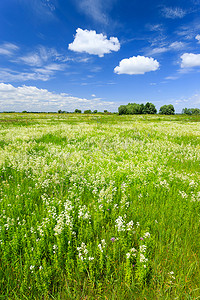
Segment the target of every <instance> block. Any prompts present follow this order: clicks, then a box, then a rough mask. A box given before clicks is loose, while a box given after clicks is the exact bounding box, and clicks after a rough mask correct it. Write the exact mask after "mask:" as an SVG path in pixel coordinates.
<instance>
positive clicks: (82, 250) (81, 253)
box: [77, 243, 94, 261]
mask: <svg viewBox="0 0 200 300" xmlns="http://www.w3.org/2000/svg"><path fill="white" fill-rule="evenodd" d="M77 250H78V257H79V258H80V260H82V261H84V260H89V261H91V260H94V257H91V256H88V250H87V248H86V244H85V243H81V246H80V247H77Z"/></svg>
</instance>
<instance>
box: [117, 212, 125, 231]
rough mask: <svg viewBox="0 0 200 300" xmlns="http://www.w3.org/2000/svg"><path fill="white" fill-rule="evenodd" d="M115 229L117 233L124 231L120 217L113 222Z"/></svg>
mask: <svg viewBox="0 0 200 300" xmlns="http://www.w3.org/2000/svg"><path fill="white" fill-rule="evenodd" d="M115 223H116V225H115V227H117V231H119V232H120V231H125V225H124V220H123V218H122V217H120V216H119V217H118V219H116V220H115Z"/></svg>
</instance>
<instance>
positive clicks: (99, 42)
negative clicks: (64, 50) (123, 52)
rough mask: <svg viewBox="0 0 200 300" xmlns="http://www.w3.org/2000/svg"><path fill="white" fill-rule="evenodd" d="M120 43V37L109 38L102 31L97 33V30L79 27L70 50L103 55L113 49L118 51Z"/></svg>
mask: <svg viewBox="0 0 200 300" xmlns="http://www.w3.org/2000/svg"><path fill="white" fill-rule="evenodd" d="M119 49H120V43H119V40H118V38H116V37H111V38H110V39H107V36H106V35H103V34H102V33H100V34H97V33H96V31H95V30H87V29H86V30H82V29H81V28H78V29H77V30H76V35H75V38H74V41H73V43H71V44H69V50H72V51H75V52H85V53H89V54H94V55H98V56H99V57H103V56H104V54H107V53H111V51H118V50H119Z"/></svg>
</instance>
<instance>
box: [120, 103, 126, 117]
mask: <svg viewBox="0 0 200 300" xmlns="http://www.w3.org/2000/svg"><path fill="white" fill-rule="evenodd" d="M118 112H119V115H127V106H126V105H120V107H118Z"/></svg>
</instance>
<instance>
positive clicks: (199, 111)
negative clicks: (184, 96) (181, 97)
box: [182, 108, 200, 115]
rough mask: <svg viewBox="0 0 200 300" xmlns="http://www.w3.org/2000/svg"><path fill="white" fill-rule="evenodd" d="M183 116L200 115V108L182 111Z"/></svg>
mask: <svg viewBox="0 0 200 300" xmlns="http://www.w3.org/2000/svg"><path fill="white" fill-rule="evenodd" d="M182 114H185V115H200V109H199V108H184V109H183V110H182Z"/></svg>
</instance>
